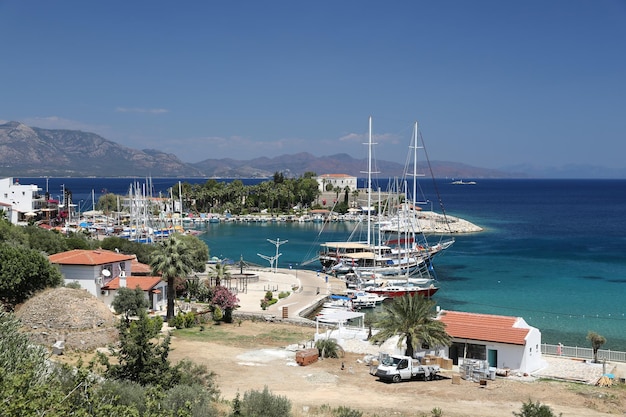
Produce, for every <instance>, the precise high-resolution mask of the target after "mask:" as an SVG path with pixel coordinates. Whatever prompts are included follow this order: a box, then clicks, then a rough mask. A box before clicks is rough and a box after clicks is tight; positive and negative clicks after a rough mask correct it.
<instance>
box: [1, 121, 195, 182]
mask: <svg viewBox="0 0 626 417" xmlns="http://www.w3.org/2000/svg"><path fill="white" fill-rule="evenodd" d="M0 175H2V176H17V175H20V176H41V175H50V176H59V177H61V176H74V177H83V176H109V177H110V176H144V175H160V176H164V177H168V176H174V177H175V176H187V177H194V176H202V172H200V171H198V170H197V169H196V168H194V167H193V166H191V165H188V164H185V163H184V162H182V161H180V160H179V159H178V158H177V157H176V156H175V155H172V154H166V153H163V152H160V151H157V150H143V151H139V150H136V149H131V148H127V147H124V146H121V145H119V144H117V143H115V142H112V141H110V140H107V139H104V138H103V137H101V136H99V135H96V134H95V133H89V132H82V131H78V130H48V129H40V128H37V127H28V126H26V125H24V124H22V123H18V122H9V123H6V124H3V125H0Z"/></svg>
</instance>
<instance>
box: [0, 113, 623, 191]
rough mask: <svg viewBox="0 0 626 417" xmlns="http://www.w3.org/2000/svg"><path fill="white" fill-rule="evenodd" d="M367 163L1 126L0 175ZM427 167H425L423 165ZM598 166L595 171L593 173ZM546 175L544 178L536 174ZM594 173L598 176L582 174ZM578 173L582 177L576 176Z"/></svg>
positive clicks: (175, 172) (513, 172) (483, 172)
mask: <svg viewBox="0 0 626 417" xmlns="http://www.w3.org/2000/svg"><path fill="white" fill-rule="evenodd" d="M338 167H340V168H338ZM365 167H367V161H366V160H363V159H355V158H352V157H351V156H350V155H347V154H335V155H328V156H322V157H316V156H314V155H311V154H309V153H306V152H303V153H297V154H291V155H281V156H277V157H274V158H268V157H259V158H254V159H250V160H235V159H229V158H225V159H206V160H204V161H201V162H198V163H186V162H183V161H181V160H180V159H179V158H178V157H177V156H176V155H174V154H170V153H165V152H162V151H159V150H156V149H143V150H137V149H132V148H128V147H125V146H122V145H120V144H118V143H115V142H113V141H110V140H107V139H105V138H103V137H102V136H99V135H97V134H95V133H90V132H83V131H79V130H61V129H54V130H53V129H41V128H38V127H29V126H26V125H25V124H23V123H19V122H14V121H12V122H8V123H5V124H0V176H2V177H17V176H22V177H38V176H52V177H89V176H94V177H135V176H152V177H206V178H269V177H271V176H272V175H273V174H274V173H276V172H281V173H283V175H285V176H287V177H298V176H300V175H302V174H304V173H305V172H315V173H316V174H319V175H321V174H347V175H352V176H357V177H363V176H365V174H364V173H363V171H364V168H365ZM422 167H424V164H422ZM594 168H595V169H594ZM375 169H376V171H377V172H378V173H379V174H377V175H378V176H383V177H401V176H403V173H404V172H406V169H405V166H404V165H402V164H399V163H396V162H389V161H380V160H378V161H376V163H375ZM427 169H430V170H431V171H432V173H433V176H434V177H436V178H463V179H467V178H473V179H476V178H523V177H545V178H548V177H559V178H570V177H572V174H574V176H573V177H574V178H589V177H593V178H596V177H597V178H624V177H626V173H624V172H622V173H610V174H608V173H607V172H606V170H599V169H597V167H585V166H576V167H571V168H565V169H560V170H552V171H550V170H546V169H543V171H540V170H541V169H540V168H537V167H535V168H534V169H531V167H528V166H518V167H511V168H509V169H502V170H495V169H487V168H479V167H473V166H470V165H465V164H461V163H457V162H441V161H430V164H429V166H428V167H427ZM536 172H542V174H543V175H533V173H536ZM584 172H592V173H593V175H592V176H590V175H581V173H584ZM555 173H556V174H557V175H553V174H555ZM576 175H578V176H576Z"/></svg>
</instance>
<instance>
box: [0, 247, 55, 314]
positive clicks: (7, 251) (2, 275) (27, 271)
mask: <svg viewBox="0 0 626 417" xmlns="http://www.w3.org/2000/svg"><path fill="white" fill-rule="evenodd" d="M62 282H63V278H62V276H61V273H60V272H59V271H58V269H56V268H55V267H54V266H53V265H52V264H51V263H50V261H49V260H48V258H47V257H46V256H44V255H42V254H41V253H40V252H39V251H37V250H34V249H25V248H20V247H14V246H11V245H9V244H7V243H2V242H0V303H2V304H4V305H5V306H6V307H8V308H9V309H13V308H14V307H15V306H16V305H17V304H19V303H21V302H24V301H25V300H27V299H28V298H29V297H31V296H32V295H33V294H34V293H35V292H37V291H40V290H43V289H45V288H48V287H57V286H59V285H61V283H62Z"/></svg>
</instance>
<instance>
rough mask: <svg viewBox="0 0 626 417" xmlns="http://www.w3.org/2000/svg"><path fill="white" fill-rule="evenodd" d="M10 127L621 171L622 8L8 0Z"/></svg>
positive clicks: (2, 63)
mask: <svg viewBox="0 0 626 417" xmlns="http://www.w3.org/2000/svg"><path fill="white" fill-rule="evenodd" d="M0 43H1V52H0V54H1V55H0V82H1V86H0V121H19V122H22V123H25V124H27V125H29V126H36V127H41V128H48V129H77V130H83V131H88V132H94V133H97V134H99V135H101V136H103V137H104V138H106V139H109V140H112V141H114V142H117V143H119V144H121V145H123V146H127V147H131V148H136V149H158V150H161V151H164V152H168V153H173V154H175V155H176V156H178V157H179V158H180V159H181V160H182V161H184V162H191V163H194V162H200V161H203V160H205V159H209V158H216V159H221V158H234V159H240V160H245V159H251V158H255V157H274V156H279V155H285V154H295V153H299V152H308V153H311V154H313V155H315V156H318V157H319V156H326V155H334V154H337V153H347V154H349V155H351V156H352V157H354V158H365V157H367V146H366V145H365V143H366V142H367V137H368V119H369V117H370V116H371V117H372V120H373V123H372V134H373V141H374V143H375V144H376V145H374V150H373V152H374V155H375V157H376V158H377V159H380V160H386V161H395V162H404V161H405V160H406V159H407V154H408V153H409V147H410V141H411V135H412V128H413V125H414V123H415V122H418V123H419V126H420V132H421V135H422V137H423V140H424V143H425V146H426V150H427V152H428V157H429V159H430V160H437V161H452V162H461V163H465V164H468V165H472V166H476V167H483V168H495V169H498V168H502V167H509V166H514V165H518V164H532V165H535V166H563V165H567V164H592V165H598V166H602V167H608V168H618V169H622V168H625V167H626V162H625V161H626V158H625V155H626V0H595V1H594V0H524V1H501V0H493V1H491V0H473V1H465V0H441V1H422V0H407V1H394V0H391V1H368V0H345V1H342V0H315V1H294V0H283V1H273V0H267V1H235V0H233V1H193V0H188V1H184V2H174V1H159V0H150V1H143V0H135V1H118V0H107V1H100V2H91V1H90V2H85V1H49V0H38V1H35V0H33V1H29V0H0Z"/></svg>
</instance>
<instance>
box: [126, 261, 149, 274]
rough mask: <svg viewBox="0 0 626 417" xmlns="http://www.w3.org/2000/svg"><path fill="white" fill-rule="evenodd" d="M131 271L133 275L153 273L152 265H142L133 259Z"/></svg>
mask: <svg viewBox="0 0 626 417" xmlns="http://www.w3.org/2000/svg"><path fill="white" fill-rule="evenodd" d="M130 270H131V273H132V274H133V275H146V274H151V273H152V268H151V267H150V265H146V264H142V263H141V262H139V261H138V260H137V258H135V259H133V260H132V262H131V263H130Z"/></svg>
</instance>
